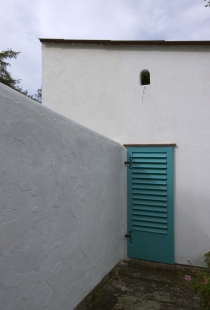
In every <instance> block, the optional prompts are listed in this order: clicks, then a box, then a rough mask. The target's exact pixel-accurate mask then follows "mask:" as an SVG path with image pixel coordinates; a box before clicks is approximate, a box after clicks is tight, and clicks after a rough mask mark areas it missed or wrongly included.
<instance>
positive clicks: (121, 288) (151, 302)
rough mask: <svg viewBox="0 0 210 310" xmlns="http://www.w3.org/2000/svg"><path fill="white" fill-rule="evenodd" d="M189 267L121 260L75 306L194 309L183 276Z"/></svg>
mask: <svg viewBox="0 0 210 310" xmlns="http://www.w3.org/2000/svg"><path fill="white" fill-rule="evenodd" d="M192 273H193V268H192V267H186V266H178V265H176V266H171V265H164V264H158V263H151V262H145V261H140V260H129V261H122V262H121V263H119V264H118V265H117V266H116V267H115V268H114V269H113V270H112V272H110V273H109V275H108V276H106V277H105V278H104V280H102V282H101V283H100V284H99V285H97V287H96V288H95V289H94V290H93V291H92V292H91V293H90V294H89V295H88V296H87V297H86V298H85V299H84V300H83V301H82V302H81V303H80V304H79V305H78V306H77V307H76V308H75V309H76V310H87V309H92V310H100V309H102V310H112V309H113V310H115V309H116V310H194V309H199V306H198V300H199V299H198V297H197V296H196V295H195V294H194V292H193V290H192V289H191V288H190V287H189V285H188V282H187V281H186V280H184V275H185V274H192Z"/></svg>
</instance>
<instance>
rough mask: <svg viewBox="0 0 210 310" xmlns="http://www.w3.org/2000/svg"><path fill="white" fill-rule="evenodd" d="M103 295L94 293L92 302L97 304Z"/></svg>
mask: <svg viewBox="0 0 210 310" xmlns="http://www.w3.org/2000/svg"><path fill="white" fill-rule="evenodd" d="M100 296H101V294H100V293H98V292H95V293H93V295H92V298H91V301H92V302H96V301H97V300H98V299H99V298H100Z"/></svg>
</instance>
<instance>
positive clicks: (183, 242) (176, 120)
mask: <svg viewBox="0 0 210 310" xmlns="http://www.w3.org/2000/svg"><path fill="white" fill-rule="evenodd" d="M42 46H43V84H42V85H43V104H44V105H46V106H48V107H51V108H52V109H53V110H55V111H57V112H59V113H61V114H63V115H68V116H70V117H71V118H72V119H74V120H75V121H77V122H79V123H81V124H83V125H85V126H87V127H89V128H91V129H93V130H96V131H97V132H99V133H101V134H104V135H106V136H107V137H109V138H112V139H114V140H116V141H119V142H120V143H122V144H135V143H136V144H141V143H142V144H143V143H147V144H149V143H155V144H158V143H176V148H175V152H174V154H175V157H174V174H175V178H174V193H175V195H174V227H175V262H176V263H178V264H188V260H190V261H191V262H192V263H193V264H194V265H196V266H203V265H204V259H205V258H204V253H206V252H208V251H209V250H210V245H209V240H210V226H209V207H210V185H209V184H210V164H209V153H210V143H209V141H210V104H209V103H210V78H209V77H210V66H209V65H208V64H209V63H210V47H209V46H206V47H204V46H203V47H202V46H196V45H195V46H181V45H180V46H174V47H173V46H170V42H168V45H167V46H155V45H154V46H128V45H126V46H124V45H118V46H109V45H103V46H102V45H91V46H90V45H88V44H53V43H49V44H48V43H46V44H43V45H42ZM144 69H147V70H149V72H150V85H141V83H140V72H141V71H142V70H144Z"/></svg>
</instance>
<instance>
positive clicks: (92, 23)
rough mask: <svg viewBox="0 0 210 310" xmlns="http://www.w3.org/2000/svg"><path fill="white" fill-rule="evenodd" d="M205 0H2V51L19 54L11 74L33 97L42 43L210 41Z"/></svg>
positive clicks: (38, 81)
mask: <svg viewBox="0 0 210 310" xmlns="http://www.w3.org/2000/svg"><path fill="white" fill-rule="evenodd" d="M205 3H206V2H204V1H203V0H173V1H172V0H1V2H0V38H1V40H0V50H1V51H2V50H6V49H7V48H12V49H13V50H14V51H20V52H21V54H20V55H19V56H18V59H17V60H13V61H11V67H10V68H9V71H10V72H11V73H12V75H13V77H14V78H16V79H18V78H20V79H21V84H20V86H21V87H22V88H23V90H26V89H27V90H28V91H29V93H30V94H34V93H35V92H36V90H37V89H38V88H39V87H40V86H41V43H40V42H39V40H38V38H64V39H110V40H152V39H154V40H155V39H156V40H157V39H159V40H160V39H162V40H210V7H207V8H206V7H205V6H204V5H205Z"/></svg>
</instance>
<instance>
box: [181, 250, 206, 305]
mask: <svg viewBox="0 0 210 310" xmlns="http://www.w3.org/2000/svg"><path fill="white" fill-rule="evenodd" d="M204 255H205V257H206V259H205V262H206V263H207V268H204V269H203V270H201V269H198V268H196V269H195V271H194V272H195V277H192V278H191V276H188V275H185V280H186V281H189V284H190V286H191V287H192V288H193V289H194V291H195V293H196V294H197V295H198V296H199V297H200V301H199V305H200V307H201V309H203V310H210V251H209V252H208V253H206V254H204ZM189 263H190V262H189ZM190 264H191V263H190ZM191 265H192V264H191Z"/></svg>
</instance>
